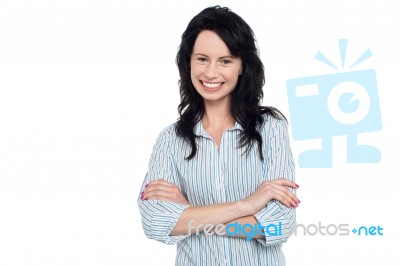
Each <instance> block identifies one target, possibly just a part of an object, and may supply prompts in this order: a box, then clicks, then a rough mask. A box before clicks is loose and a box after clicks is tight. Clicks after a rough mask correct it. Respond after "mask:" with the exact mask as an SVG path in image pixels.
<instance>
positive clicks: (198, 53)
mask: <svg viewBox="0 0 400 266" xmlns="http://www.w3.org/2000/svg"><path fill="white" fill-rule="evenodd" d="M190 67H191V72H190V76H191V79H192V83H193V85H194V87H195V88H196V90H197V92H198V93H199V94H200V95H201V96H202V97H203V99H204V101H205V103H221V104H222V103H223V104H226V103H228V100H229V97H230V93H231V92H232V91H233V90H234V89H235V86H236V84H237V81H238V78H239V75H240V74H241V71H242V60H241V59H240V58H235V57H233V56H232V55H231V52H230V51H229V49H228V47H227V46H226V44H225V43H224V41H223V40H222V39H221V38H220V37H219V36H218V35H217V34H216V33H215V32H213V31H210V30H204V31H202V32H200V34H199V35H198V37H197V39H196V42H195V43H194V47H193V53H192V56H191V60H190Z"/></svg>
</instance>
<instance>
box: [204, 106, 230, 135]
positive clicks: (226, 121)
mask: <svg viewBox="0 0 400 266" xmlns="http://www.w3.org/2000/svg"><path fill="white" fill-rule="evenodd" d="M204 107H205V112H204V116H203V118H202V122H203V127H204V128H205V129H211V130H223V129H227V128H231V127H233V126H234V125H235V119H233V117H232V114H231V112H230V108H229V104H228V103H226V104H221V103H215V104H214V103H204Z"/></svg>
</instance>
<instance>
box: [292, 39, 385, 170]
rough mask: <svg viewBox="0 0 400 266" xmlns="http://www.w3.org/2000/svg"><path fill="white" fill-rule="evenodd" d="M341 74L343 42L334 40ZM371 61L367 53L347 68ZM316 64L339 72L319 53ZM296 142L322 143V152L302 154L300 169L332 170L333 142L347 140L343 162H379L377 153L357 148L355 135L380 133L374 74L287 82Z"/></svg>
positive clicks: (349, 73)
mask: <svg viewBox="0 0 400 266" xmlns="http://www.w3.org/2000/svg"><path fill="white" fill-rule="evenodd" d="M339 48H340V54H341V59H342V69H344V66H345V59H346V48H347V40H343V39H342V40H339ZM371 56H372V52H371V50H370V49H368V50H367V51H366V52H364V53H363V54H362V55H361V56H360V57H359V59H358V60H356V62H355V63H353V64H352V65H351V66H350V67H349V68H348V69H351V68H352V67H354V66H356V65H358V64H359V63H361V62H363V61H364V60H366V59H367V58H369V57H371ZM316 59H318V60H319V61H321V62H323V63H325V64H327V65H329V66H331V67H333V68H335V69H338V68H337V67H336V66H335V65H334V64H332V63H331V62H330V61H329V59H327V58H326V57H325V56H324V55H323V54H322V53H321V52H318V53H317V55H316ZM286 86H287V92H288V100H289V112H290V117H291V128H292V135H293V138H294V139H295V140H310V139H318V138H320V139H321V143H322V146H321V149H319V150H309V151H305V152H303V153H302V154H300V156H299V167H302V168H329V167H332V137H334V136H340V135H346V137H347V162H348V163H379V162H380V160H381V153H380V151H379V149H377V148H376V147H373V146H370V145H360V144H358V143H357V134H358V133H364V132H373V131H377V130H380V129H382V121H381V114H380V107H379V97H378V88H377V82H376V74H375V70H373V69H368V70H359V71H347V72H340V73H334V74H327V75H320V76H310V77H302V78H294V79H289V80H287V83H286Z"/></svg>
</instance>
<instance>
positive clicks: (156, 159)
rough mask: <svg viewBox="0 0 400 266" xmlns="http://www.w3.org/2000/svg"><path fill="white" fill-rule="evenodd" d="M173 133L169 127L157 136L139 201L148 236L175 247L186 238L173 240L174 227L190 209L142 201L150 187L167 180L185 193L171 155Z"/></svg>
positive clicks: (164, 203) (143, 223)
mask: <svg viewBox="0 0 400 266" xmlns="http://www.w3.org/2000/svg"><path fill="white" fill-rule="evenodd" d="M173 131H174V128H173V126H170V127H168V128H166V129H164V130H163V131H162V132H161V133H160V135H159V136H158V138H157V141H156V144H155V145H154V147H153V152H152V154H151V157H150V163H149V169H148V171H147V174H146V177H145V179H144V182H143V185H142V188H141V190H140V192H139V197H138V200H137V202H138V205H139V209H140V213H141V216H142V226H143V230H144V232H145V234H146V236H147V237H148V238H150V239H154V240H157V241H160V242H162V243H165V244H169V245H172V244H176V243H177V242H179V241H181V240H182V239H184V238H186V237H187V235H181V236H170V235H169V234H170V233H171V231H172V230H173V228H174V227H175V225H176V223H177V221H178V219H179V217H180V216H181V214H182V212H183V210H184V209H185V208H187V207H189V205H184V204H179V203H175V202H169V201H161V200H141V199H140V193H141V192H142V191H143V190H144V186H145V185H146V184H147V183H149V182H150V181H153V180H157V179H164V180H166V181H168V182H170V183H173V184H175V185H178V186H179V188H180V189H181V190H182V187H181V186H180V184H179V178H178V173H177V171H176V166H175V165H174V163H173V160H172V158H171V155H170V153H169V148H170V147H169V144H170V135H171V134H173Z"/></svg>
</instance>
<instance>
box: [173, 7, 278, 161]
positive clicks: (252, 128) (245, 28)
mask: <svg viewBox="0 0 400 266" xmlns="http://www.w3.org/2000/svg"><path fill="white" fill-rule="evenodd" d="M203 30H211V31H213V32H215V33H216V34H217V35H218V36H219V37H220V38H221V39H222V40H223V41H224V42H225V44H226V45H227V47H228V48H229V50H230V52H231V54H232V55H233V56H234V57H238V58H240V59H241V60H242V74H241V75H240V76H239V79H238V82H237V85H236V87H235V89H234V90H233V91H232V92H231V95H230V112H231V115H232V116H233V118H234V119H235V120H236V121H237V122H238V123H239V124H240V125H241V126H242V128H243V131H242V132H241V135H240V140H239V143H238V145H239V146H238V147H244V146H247V147H246V150H245V151H246V153H247V152H248V151H249V149H250V147H251V146H252V145H253V143H254V142H257V144H258V151H259V154H260V158H261V159H263V155H262V137H261V135H260V133H259V131H258V129H259V128H260V126H261V125H262V123H263V121H264V120H263V117H262V115H263V114H270V115H272V116H274V117H276V118H281V117H284V116H283V115H282V114H281V113H280V112H279V111H278V110H277V109H276V108H273V107H266V106H261V105H260V103H261V100H262V98H263V96H264V94H263V91H262V87H263V86H264V83H265V75H264V66H263V64H262V62H261V60H260V57H259V52H258V49H257V47H256V40H255V37H254V33H253V30H252V29H251V28H250V26H249V25H248V24H247V23H246V22H245V21H244V20H243V19H242V18H241V17H240V16H238V15H237V14H235V13H234V12H232V11H231V10H230V9H229V8H226V7H220V6H214V7H209V8H206V9H204V10H203V11H201V12H200V13H199V14H198V15H196V16H195V17H194V18H193V19H192V20H191V21H190V22H189V24H188V26H187V28H186V30H185V32H184V33H183V34H182V41H181V44H180V46H179V50H178V54H177V56H176V64H177V65H178V69H179V75H180V80H179V92H180V97H181V102H180V104H179V106H178V112H179V116H180V117H179V119H178V121H177V123H176V133H177V135H178V136H180V137H182V138H183V139H185V140H186V141H187V142H188V143H190V145H191V153H190V154H189V156H188V157H186V159H187V160H191V159H192V158H194V156H195V155H196V152H197V146H196V137H198V136H196V135H195V134H194V131H193V129H194V126H195V125H196V124H197V123H198V122H199V121H200V120H201V118H202V117H203V115H204V101H203V98H202V97H201V96H200V94H199V93H198V92H197V91H196V89H195V88H194V86H193V83H192V80H191V76H190V60H191V55H192V52H193V46H194V43H195V41H196V39H197V36H198V35H199V33H200V32H201V31H203Z"/></svg>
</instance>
